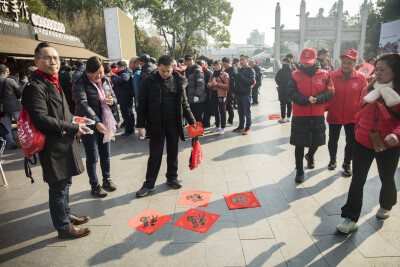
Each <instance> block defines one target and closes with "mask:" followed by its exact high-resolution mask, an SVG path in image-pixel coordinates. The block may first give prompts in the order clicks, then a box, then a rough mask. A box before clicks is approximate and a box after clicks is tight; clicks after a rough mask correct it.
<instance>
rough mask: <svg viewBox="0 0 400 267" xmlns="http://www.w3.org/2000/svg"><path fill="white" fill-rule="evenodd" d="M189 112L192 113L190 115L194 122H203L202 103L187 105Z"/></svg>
mask: <svg viewBox="0 0 400 267" xmlns="http://www.w3.org/2000/svg"><path fill="white" fill-rule="evenodd" d="M189 106H190V110H191V111H192V114H193V116H194V118H195V119H196V121H202V120H203V106H204V103H203V102H201V103H193V104H189Z"/></svg>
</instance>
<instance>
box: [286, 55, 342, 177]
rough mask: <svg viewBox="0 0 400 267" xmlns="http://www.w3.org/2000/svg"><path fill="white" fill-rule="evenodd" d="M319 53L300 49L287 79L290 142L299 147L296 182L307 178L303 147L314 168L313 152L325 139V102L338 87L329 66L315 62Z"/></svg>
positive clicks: (297, 148)
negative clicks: (297, 62)
mask: <svg viewBox="0 0 400 267" xmlns="http://www.w3.org/2000/svg"><path fill="white" fill-rule="evenodd" d="M316 59H317V53H316V52H315V50H314V49H313V48H310V47H309V48H306V49H304V50H303V52H301V57H300V63H301V66H300V68H299V69H298V70H296V71H294V72H293V73H292V78H291V79H290V80H289V83H288V89H287V90H288V96H289V98H290V99H292V101H293V102H294V103H293V119H292V127H291V133H290V144H291V145H294V146H295V147H296V149H295V158H296V170H297V172H296V178H295V180H296V182H298V183H302V182H303V181H304V170H303V157H304V148H305V147H308V148H309V149H308V153H307V154H306V155H305V159H306V160H307V167H308V168H309V169H313V168H314V167H315V164H314V154H315V152H316V151H317V149H318V147H319V146H322V145H324V144H325V142H326V137H325V128H326V127H325V117H324V113H325V109H326V103H327V102H328V101H329V100H330V99H331V98H332V97H333V95H334V93H335V88H334V87H333V83H332V81H331V79H330V77H329V74H328V72H327V71H326V70H323V69H321V67H320V65H319V64H318V63H317V62H316Z"/></svg>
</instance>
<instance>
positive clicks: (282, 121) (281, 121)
mask: <svg viewBox="0 0 400 267" xmlns="http://www.w3.org/2000/svg"><path fill="white" fill-rule="evenodd" d="M278 122H280V123H285V122H286V120H285V119H279V120H278Z"/></svg>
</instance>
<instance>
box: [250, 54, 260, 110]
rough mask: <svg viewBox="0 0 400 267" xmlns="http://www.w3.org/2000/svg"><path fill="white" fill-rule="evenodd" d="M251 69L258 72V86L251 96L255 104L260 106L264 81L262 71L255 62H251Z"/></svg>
mask: <svg viewBox="0 0 400 267" xmlns="http://www.w3.org/2000/svg"><path fill="white" fill-rule="evenodd" d="M249 65H250V67H252V68H253V69H254V71H255V72H256V84H255V85H254V86H253V88H252V90H251V96H252V98H253V104H254V105H258V94H259V93H260V87H261V83H262V79H263V74H262V70H261V68H260V66H259V65H257V64H256V62H255V61H254V60H250V62H249Z"/></svg>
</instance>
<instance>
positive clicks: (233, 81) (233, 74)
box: [222, 57, 238, 125]
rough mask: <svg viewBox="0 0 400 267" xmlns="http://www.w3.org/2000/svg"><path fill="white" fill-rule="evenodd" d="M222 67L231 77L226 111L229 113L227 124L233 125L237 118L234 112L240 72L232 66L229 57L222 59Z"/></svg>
mask: <svg viewBox="0 0 400 267" xmlns="http://www.w3.org/2000/svg"><path fill="white" fill-rule="evenodd" d="M222 66H223V67H224V69H225V72H226V73H228V75H229V91H228V96H227V98H226V110H227V111H228V121H227V123H228V124H230V125H232V124H233V118H234V116H235V113H234V112H233V106H234V99H235V87H236V75H237V73H238V70H237V68H236V66H234V65H231V62H230V60H229V58H227V57H224V58H223V59H222Z"/></svg>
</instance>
